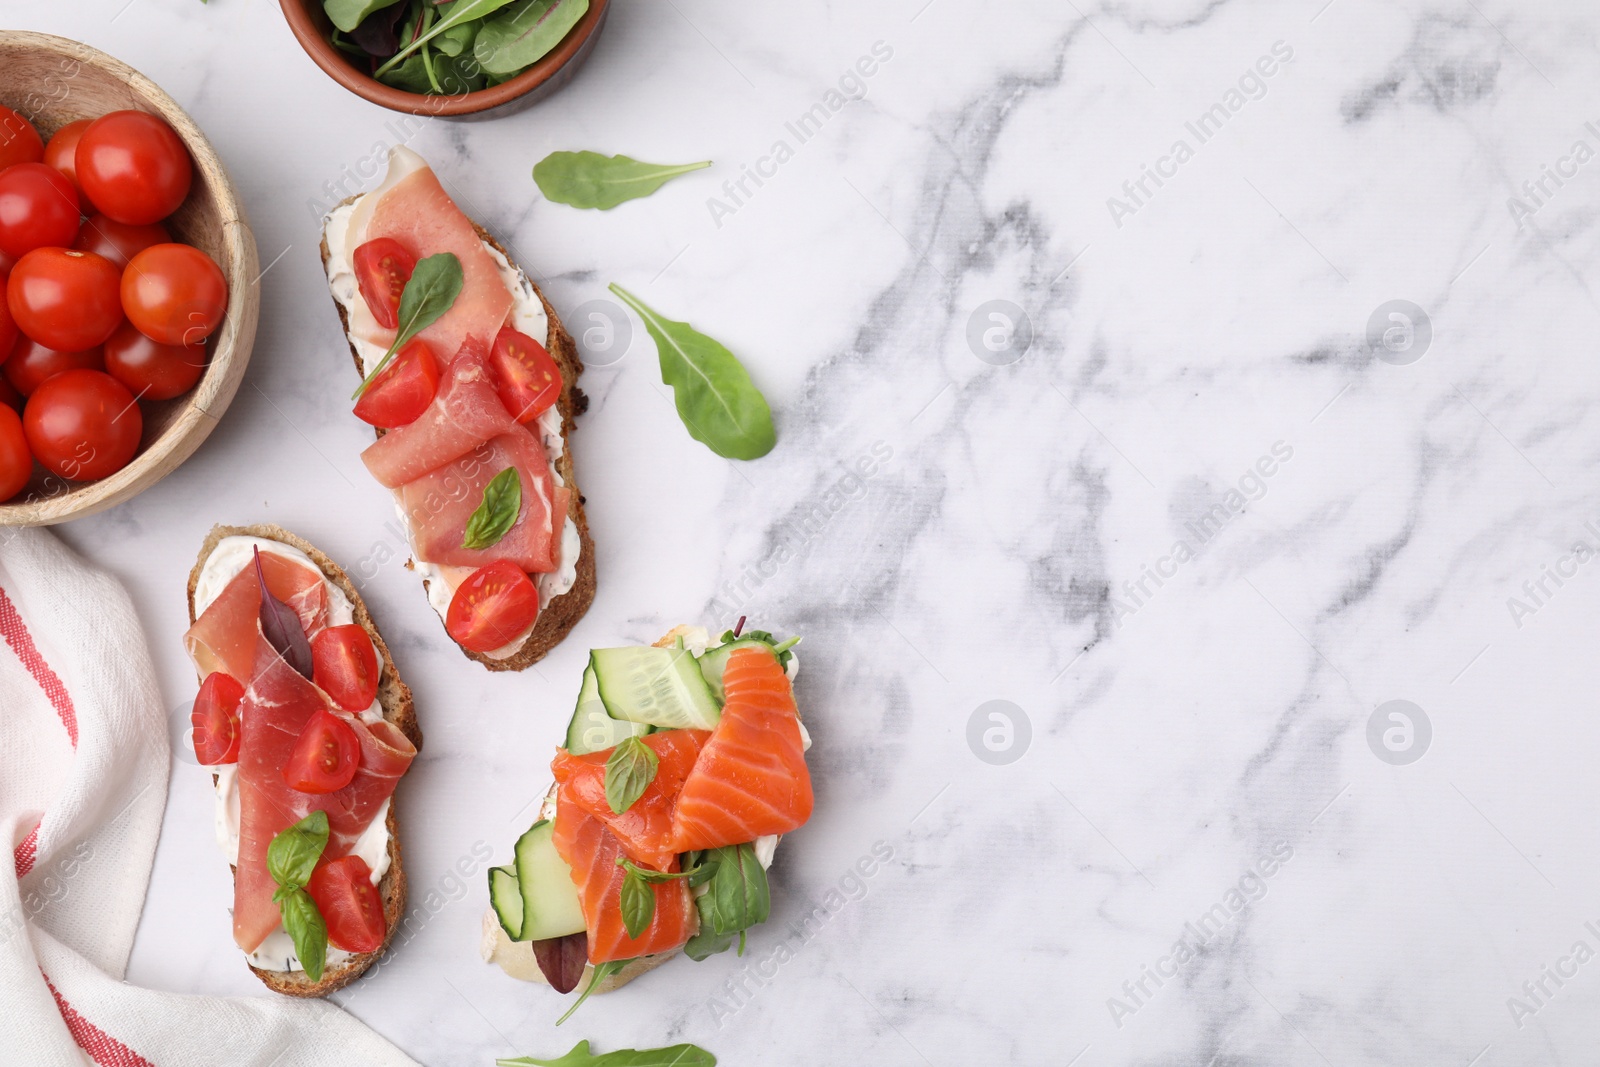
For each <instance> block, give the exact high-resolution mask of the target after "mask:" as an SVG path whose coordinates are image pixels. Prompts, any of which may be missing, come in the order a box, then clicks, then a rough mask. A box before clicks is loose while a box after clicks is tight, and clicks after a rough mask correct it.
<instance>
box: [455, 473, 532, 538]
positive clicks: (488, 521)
mask: <svg viewBox="0 0 1600 1067" xmlns="http://www.w3.org/2000/svg"><path fill="white" fill-rule="evenodd" d="M521 511H522V476H521V475H520V474H518V473H517V468H515V467H507V468H506V469H505V470H503V471H501V472H500V473H499V474H496V475H495V476H494V477H493V478H491V479H489V484H488V485H486V486H484V487H483V503H481V504H479V505H478V510H476V511H474V512H473V513H472V517H471V518H470V519H468V520H467V529H466V531H465V533H463V535H462V537H461V547H462V548H489V547H490V546H492V545H497V544H499V543H500V539H501V538H502V537H504V536H505V535H506V534H507V533H509V532H510V530H511V527H513V526H515V525H516V524H517V515H518V514H519V513H520V512H521Z"/></svg>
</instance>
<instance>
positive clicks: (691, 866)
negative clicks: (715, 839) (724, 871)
mask: <svg viewBox="0 0 1600 1067" xmlns="http://www.w3.org/2000/svg"><path fill="white" fill-rule="evenodd" d="M717 864H718V857H717V855H716V853H714V852H696V853H693V854H692V857H691V858H690V860H689V861H688V862H687V863H686V864H685V869H686V870H687V871H688V872H689V888H690V889H698V888H699V887H700V886H703V885H705V884H706V883H707V882H709V881H711V876H712V875H714V874H716V873H717Z"/></svg>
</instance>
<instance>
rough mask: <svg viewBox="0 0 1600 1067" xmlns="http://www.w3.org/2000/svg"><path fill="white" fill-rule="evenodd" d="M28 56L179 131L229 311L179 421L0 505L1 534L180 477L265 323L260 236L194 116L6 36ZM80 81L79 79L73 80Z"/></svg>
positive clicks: (73, 49)
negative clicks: (124, 459) (88, 471)
mask: <svg viewBox="0 0 1600 1067" xmlns="http://www.w3.org/2000/svg"><path fill="white" fill-rule="evenodd" d="M23 50H31V51H36V52H39V53H42V54H44V55H46V56H54V57H58V58H61V59H64V60H72V61H74V62H77V63H80V64H83V65H85V66H92V67H95V68H98V69H99V70H100V71H101V72H103V73H105V74H108V75H110V76H111V77H113V78H114V79H116V80H118V81H121V82H122V83H124V84H125V85H126V86H127V88H128V91H129V93H130V94H131V95H132V96H134V97H136V98H137V99H138V100H139V102H140V103H141V104H143V105H144V106H145V107H146V108H147V109H149V110H151V111H153V112H154V113H156V114H157V115H159V117H160V118H162V119H163V120H165V121H166V122H167V123H169V124H170V125H171V126H172V128H173V129H174V130H175V131H177V134H178V136H179V137H180V138H181V139H182V140H183V143H184V146H185V147H186V148H188V150H189V154H190V156H191V158H192V159H193V161H194V163H195V169H196V170H197V171H199V172H200V173H201V174H202V175H204V178H205V181H206V182H207V184H208V185H210V186H212V196H213V198H214V199H215V200H216V203H217V213H218V215H219V218H220V229H221V243H222V245H223V248H224V252H225V256H226V260H227V262H223V263H219V264H218V265H219V266H220V267H222V270H223V273H224V275H225V276H226V277H227V280H228V309H227V311H226V312H225V314H224V316H223V320H222V324H221V325H220V326H218V327H217V329H216V331H215V333H214V336H215V338H216V341H215V343H214V345H213V346H212V349H211V357H210V363H209V365H208V366H207V368H206V371H205V374H204V375H202V376H201V378H200V381H199V382H198V383H197V384H196V385H195V387H194V389H193V390H192V391H191V392H190V393H189V394H187V396H186V397H184V398H183V399H184V405H183V407H182V409H181V410H180V411H179V412H178V415H177V417H176V418H174V419H173V420H172V422H170V423H169V424H168V425H167V426H166V427H165V429H163V430H162V432H161V433H160V435H159V436H157V437H156V438H155V439H154V440H152V441H150V443H149V444H148V445H147V446H146V447H145V448H144V450H143V451H141V452H139V453H138V454H136V455H135V456H134V457H133V459H131V460H129V461H128V464H127V466H125V467H123V468H122V469H121V470H119V471H117V472H116V473H114V474H110V475H108V476H106V477H105V478H101V479H99V480H97V481H92V482H83V483H81V484H79V483H73V487H72V488H71V489H69V490H67V491H66V492H63V493H57V494H54V495H52V496H47V497H40V498H37V499H32V500H27V499H23V500H16V501H12V502H10V503H3V504H0V527H4V526H47V525H52V524H55V523H59V522H65V521H67V520H69V519H77V518H82V517H84V516H86V515H91V514H93V513H95V512H97V511H102V510H104V509H106V508H109V507H113V506H115V505H117V504H120V503H122V502H123V501H125V500H128V499H129V498H131V497H133V496H136V495H137V494H139V493H140V492H143V491H144V490H145V489H148V488H149V487H150V486H152V485H154V484H155V483H156V482H158V481H160V480H161V479H162V478H164V477H166V476H167V475H168V474H170V473H171V472H172V471H173V470H175V469H177V467H178V466H179V465H181V464H182V463H183V461H184V460H186V459H188V458H189V456H190V455H192V454H193V453H194V451H195V449H197V448H199V447H200V444H201V442H202V441H204V440H205V439H206V437H207V436H209V435H210V433H211V431H212V429H214V428H215V426H216V424H217V422H218V421H219V420H220V419H221V418H222V414H223V412H224V411H226V410H227V408H228V405H229V404H230V403H231V402H232V400H233V397H234V394H235V393H237V392H238V389H239V384H240V381H241V380H242V379H243V377H244V371H245V368H246V366H247V365H248V364H249V362H250V352H251V349H252V348H253V347H254V344H255V333H256V325H257V321H258V319H259V316H260V290H259V288H258V287H257V285H256V282H257V281H258V280H259V275H260V261H259V259H258V257H257V255H256V243H255V236H254V235H253V234H252V233H251V231H250V225H249V222H248V220H247V219H246V218H245V215H244V207H243V205H242V204H241V203H240V200H239V194H238V190H237V189H236V188H235V187H234V184H233V179H232V178H231V177H230V176H229V175H228V172H227V169H226V168H225V167H224V166H223V165H222V159H221V157H220V156H218V155H217V152H216V149H215V148H213V147H212V145H211V142H210V141H209V140H208V139H207V138H206V136H205V134H204V133H203V132H202V131H201V130H200V127H199V125H198V124H197V123H196V122H195V121H194V119H193V118H191V117H190V115H189V113H188V112H187V111H185V110H184V109H183V108H182V107H180V106H179V104H178V102H177V101H175V100H174V99H172V97H171V96H169V95H167V93H166V91H165V90H163V89H162V88H161V87H160V86H159V85H157V84H156V83H155V82H154V81H152V80H151V79H150V78H149V77H147V76H145V75H144V74H141V73H140V72H139V71H138V70H136V69H134V68H133V67H131V66H129V65H128V64H127V63H124V62H123V61H122V60H120V59H117V58H116V57H115V56H111V55H107V54H106V53H105V52H102V51H100V50H99V49H97V48H94V47H92V46H90V45H87V44H84V43H83V42H81V41H75V40H72V39H70V38H67V37H58V36H55V35H54V34H48V33H37V32H34V31H31V30H0V55H3V54H4V53H6V52H17V51H23ZM76 76H77V74H76V72H74V73H73V74H72V75H70V77H76ZM30 121H31V120H30ZM52 477H54V476H52Z"/></svg>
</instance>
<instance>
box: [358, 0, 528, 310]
mask: <svg viewBox="0 0 1600 1067" xmlns="http://www.w3.org/2000/svg"><path fill="white" fill-rule="evenodd" d="M511 2H512V0H459V2H457V3H456V4H453V5H452V6H451V8H450V13H449V14H447V15H445V16H444V17H443V18H441V19H440V20H439V21H438V22H435V23H434V24H433V26H432V27H431V28H429V29H428V30H426V31H424V32H423V33H421V34H419V35H418V36H417V39H416V40H414V41H411V42H410V43H408V44H407V45H406V46H405V47H404V48H402V49H400V51H398V52H396V53H395V54H394V55H392V56H390V57H389V59H388V61H387V62H386V63H384V65H383V66H381V67H379V68H378V69H377V70H376V71H374V72H373V76H374V77H378V78H381V77H382V76H383V75H384V74H387V73H388V72H389V71H390V70H392V69H393V68H394V67H397V66H399V65H400V63H401V62H402V61H403V60H404V59H405V58H406V57H407V56H409V55H411V53H413V52H415V51H416V50H417V49H418V48H421V47H422V46H423V45H424V44H426V43H427V42H429V41H431V40H433V39H434V38H435V37H437V36H439V34H441V33H443V32H444V31H446V30H448V29H450V28H451V27H452V26H459V25H461V24H462V23H463V22H469V21H471V20H472V19H481V18H483V17H484V16H485V15H492V14H493V13H494V12H496V11H499V10H500V9H501V8H503V7H505V6H506V5H507V4H509V3H511ZM402 321H403V320H402Z"/></svg>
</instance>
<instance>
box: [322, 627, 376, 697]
mask: <svg viewBox="0 0 1600 1067" xmlns="http://www.w3.org/2000/svg"><path fill="white" fill-rule="evenodd" d="M311 662H312V666H313V670H312V673H311V680H312V681H313V682H315V683H316V684H317V686H318V688H320V689H321V690H322V691H323V692H324V693H327V694H328V696H330V697H332V698H333V702H334V703H335V704H337V705H339V706H340V707H341V708H343V709H344V710H345V711H366V710H367V709H368V708H370V707H371V706H372V702H373V701H374V700H376V699H377V697H378V651H377V649H375V648H373V647H372V639H371V638H370V637H368V636H367V631H365V630H363V629H362V628H361V627H359V626H357V625H356V624H355V623H349V624H347V625H344V626H330V627H328V628H327V629H326V630H323V631H322V632H321V633H319V634H318V635H317V636H316V637H315V638H313V639H312V641H311Z"/></svg>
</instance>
